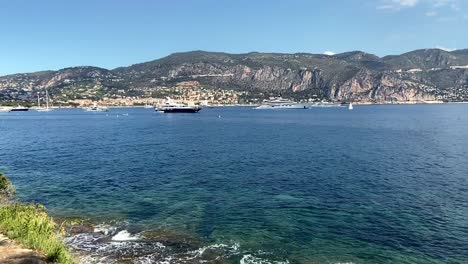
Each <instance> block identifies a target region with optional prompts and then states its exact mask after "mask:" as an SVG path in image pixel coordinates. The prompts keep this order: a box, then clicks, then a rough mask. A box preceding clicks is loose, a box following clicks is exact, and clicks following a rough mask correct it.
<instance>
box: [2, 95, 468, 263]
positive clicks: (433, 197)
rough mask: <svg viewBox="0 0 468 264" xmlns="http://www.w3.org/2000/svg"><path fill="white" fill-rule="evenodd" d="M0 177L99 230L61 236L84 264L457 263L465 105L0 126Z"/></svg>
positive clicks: (464, 241)
mask: <svg viewBox="0 0 468 264" xmlns="http://www.w3.org/2000/svg"><path fill="white" fill-rule="evenodd" d="M127 114H128V115H127ZM0 170H1V171H4V172H5V173H7V174H8V175H9V176H10V178H11V179H12V180H13V182H14V183H15V185H16V186H17V189H18V192H19V194H20V197H21V199H23V200H26V201H31V200H34V201H37V202H40V203H43V204H45V205H46V207H47V208H48V209H49V210H50V211H51V213H52V214H53V215H55V216H59V217H84V218H89V219H91V220H92V221H93V222H94V223H103V224H106V225H103V226H100V227H102V228H103V229H106V230H107V231H108V233H107V234H103V232H97V231H96V232H94V233H86V234H80V235H78V236H75V237H72V238H70V244H71V245H72V246H74V247H76V248H78V249H81V250H85V251H88V252H90V253H91V254H92V255H93V257H92V258H90V259H89V260H88V261H89V263H97V262H98V261H99V260H100V261H101V262H102V263H110V262H111V260H110V259H112V260H114V259H121V258H124V257H125V258H126V257H129V258H132V259H133V260H134V262H136V263H202V262H203V261H208V262H209V261H213V260H214V259H218V261H221V262H220V263H239V262H240V263H284V262H289V263H466V261H467V259H468V246H467V245H468V200H467V197H468V105H463V104H444V105H402V106H357V107H355V109H354V110H353V111H348V110H347V109H346V108H315V109H310V110H287V111H268V110H264V111H261V110H253V109H250V108H241V107H228V108H211V109H203V110H202V111H201V112H200V113H198V114H179V115H175V114H174V115H169V114H159V113H155V112H154V111H152V110H151V109H142V108H130V109H111V111H110V112H108V113H89V112H84V111H82V110H78V109H70V110H57V111H53V112H49V113H37V112H25V113H1V114H0ZM123 230H126V231H125V232H127V231H128V233H129V234H127V233H125V232H123V233H122V232H121V231H123ZM119 232H120V235H124V240H126V241H124V242H117V241H115V240H116V239H114V241H113V242H112V240H111V238H112V237H114V238H116V237H115V235H116V234H117V233H119ZM125 235H126V236H125ZM167 237H170V239H167ZM163 238H164V239H163ZM131 239H134V240H131ZM184 241H185V242H187V241H194V242H191V243H185V242H184ZM102 256H105V257H106V260H105V261H103V260H102ZM100 257H101V259H100ZM164 261H166V262H164ZM223 261H224V262H223ZM213 263H215V262H213Z"/></svg>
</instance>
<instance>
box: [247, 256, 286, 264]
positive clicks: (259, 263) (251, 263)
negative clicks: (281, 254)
mask: <svg viewBox="0 0 468 264" xmlns="http://www.w3.org/2000/svg"><path fill="white" fill-rule="evenodd" d="M240 264H289V261H288V260H286V261H269V260H266V259H262V258H259V257H255V256H253V255H251V254H247V255H244V256H243V257H242V259H241V260H240Z"/></svg>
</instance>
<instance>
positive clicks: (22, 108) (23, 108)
mask: <svg viewBox="0 0 468 264" xmlns="http://www.w3.org/2000/svg"><path fill="white" fill-rule="evenodd" d="M25 111H29V108H27V107H24V106H20V105H18V106H17V107H13V108H11V109H10V112H25Z"/></svg>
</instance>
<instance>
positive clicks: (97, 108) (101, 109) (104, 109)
mask: <svg viewBox="0 0 468 264" xmlns="http://www.w3.org/2000/svg"><path fill="white" fill-rule="evenodd" d="M85 110H86V111H87V112H108V111H109V108H107V107H105V106H98V105H97V104H93V105H92V106H90V107H88V108H85Z"/></svg>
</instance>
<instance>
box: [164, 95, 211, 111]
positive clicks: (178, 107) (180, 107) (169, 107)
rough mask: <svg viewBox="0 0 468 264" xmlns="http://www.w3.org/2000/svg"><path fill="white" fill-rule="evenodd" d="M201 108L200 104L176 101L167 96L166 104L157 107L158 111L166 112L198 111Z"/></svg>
mask: <svg viewBox="0 0 468 264" xmlns="http://www.w3.org/2000/svg"><path fill="white" fill-rule="evenodd" d="M201 109H202V108H201V107H199V106H188V105H185V104H179V103H175V102H174V101H172V99H171V98H169V97H167V100H166V103H165V104H163V105H161V106H159V107H156V108H155V110H156V111H159V112H164V113H197V112H198V111H200V110H201Z"/></svg>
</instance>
